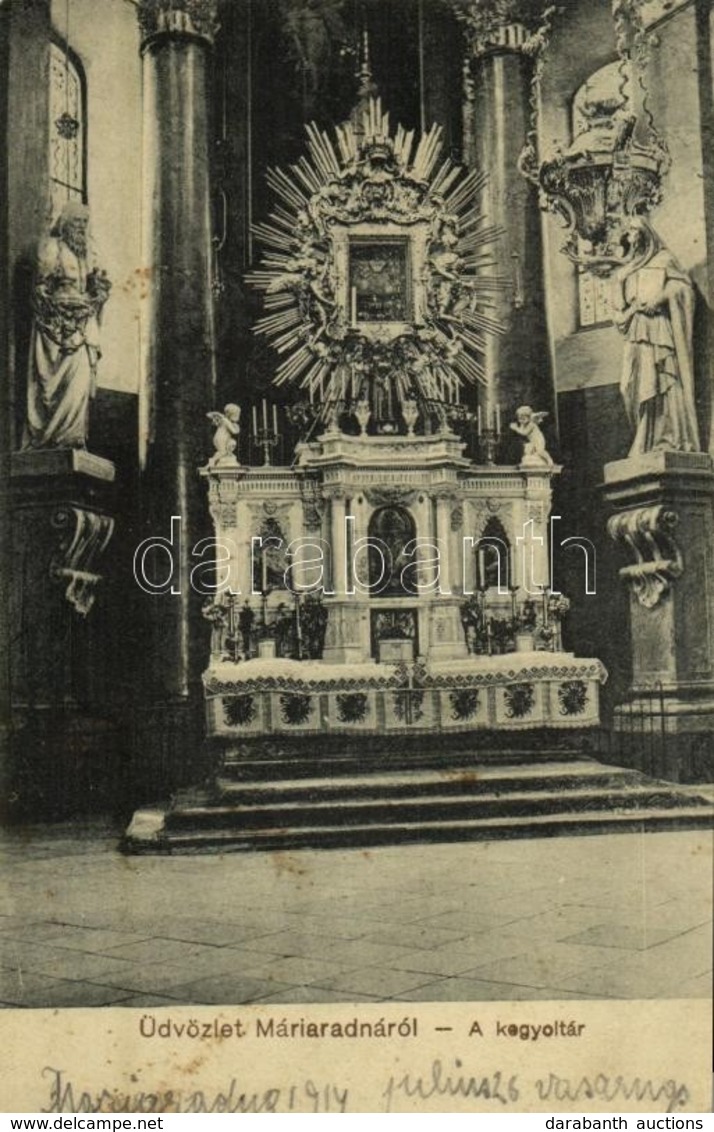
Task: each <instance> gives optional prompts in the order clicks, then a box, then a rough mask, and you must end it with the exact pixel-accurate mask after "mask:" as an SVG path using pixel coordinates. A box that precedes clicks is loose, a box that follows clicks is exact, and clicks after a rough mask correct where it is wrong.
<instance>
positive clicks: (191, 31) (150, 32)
mask: <svg viewBox="0 0 714 1132" xmlns="http://www.w3.org/2000/svg"><path fill="white" fill-rule="evenodd" d="M136 14H137V18H138V20H139V27H140V28H141V35H142V39H143V40H144V41H146V40H148V39H150V38H152V37H153V36H156V35H194V36H198V37H199V38H200V39H205V40H207V41H208V42H209V43H213V40H214V38H215V36H216V33H217V32H218V27H219V24H218V3H217V0H139V3H138V5H137V13H136Z"/></svg>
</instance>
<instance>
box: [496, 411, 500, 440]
mask: <svg viewBox="0 0 714 1132" xmlns="http://www.w3.org/2000/svg"><path fill="white" fill-rule="evenodd" d="M496 433H497V434H498V436H500V435H501V406H500V405H496Z"/></svg>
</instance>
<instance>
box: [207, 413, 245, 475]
mask: <svg viewBox="0 0 714 1132" xmlns="http://www.w3.org/2000/svg"><path fill="white" fill-rule="evenodd" d="M206 416H207V417H208V419H209V421H210V422H211V424H213V425H215V427H216V431H215V433H214V434H213V447H214V448H215V452H214V454H213V456H211V459H210V460H209V461H208V466H209V468H215V467H216V466H218V465H220V464H237V463H238V461H237V460H236V456H235V451H236V445H237V444H238V437H239V436H240V425H239V421H240V406H239V405H233V404H230V405H226V407H225V408H224V410H223V412H222V413H218V412H211V413H206Z"/></svg>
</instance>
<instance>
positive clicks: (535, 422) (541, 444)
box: [510, 405, 553, 466]
mask: <svg viewBox="0 0 714 1132" xmlns="http://www.w3.org/2000/svg"><path fill="white" fill-rule="evenodd" d="M547 416H548V414H547V413H534V412H533V410H532V409H531V407H530V405H521V406H520V408H518V409H516V419H515V421H512V422H511V425H510V427H511V429H512V430H513V432H515V433H517V434H518V436H520V437H521V439H522V440H523V442H524V443H523V459H522V461H521V463H522V464H531V465H536V464H545V465H548V466H550V465H551V464H552V463H553V458H552V456H551V455H550V453H549V452H548V450H547V449H546V446H545V437H544V436H543V433H542V431H541V429H540V425H541V424H542V422H543V421H544V420H545V418H546V417H547Z"/></svg>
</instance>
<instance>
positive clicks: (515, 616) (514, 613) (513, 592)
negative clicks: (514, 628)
mask: <svg viewBox="0 0 714 1132" xmlns="http://www.w3.org/2000/svg"><path fill="white" fill-rule="evenodd" d="M517 619H518V606H517V604H516V587H515V586H513V588H512V589H511V620H512V621H513V624H514V625H515V624H516V621H517Z"/></svg>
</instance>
